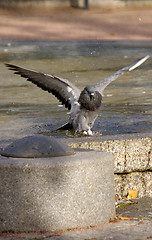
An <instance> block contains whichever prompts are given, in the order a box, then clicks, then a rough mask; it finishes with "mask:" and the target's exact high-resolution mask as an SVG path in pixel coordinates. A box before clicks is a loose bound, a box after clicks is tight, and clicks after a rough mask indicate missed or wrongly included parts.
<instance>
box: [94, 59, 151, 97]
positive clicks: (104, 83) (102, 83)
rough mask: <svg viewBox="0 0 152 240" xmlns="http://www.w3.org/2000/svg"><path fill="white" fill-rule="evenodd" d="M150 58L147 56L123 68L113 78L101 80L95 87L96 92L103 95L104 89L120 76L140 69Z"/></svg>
mask: <svg viewBox="0 0 152 240" xmlns="http://www.w3.org/2000/svg"><path fill="white" fill-rule="evenodd" d="M148 58H149V56H148V55H147V56H146V57H144V58H141V59H139V60H137V61H136V62H134V63H132V64H130V65H128V66H126V67H123V68H121V69H120V70H118V71H117V72H115V73H114V74H112V75H111V76H109V77H107V78H105V79H103V80H101V81H100V82H98V83H96V84H95V85H93V86H94V88H95V90H97V91H98V92H100V93H101V94H102V93H103V91H104V89H105V88H106V87H107V86H108V85H109V84H110V83H111V82H112V81H114V80H115V79H117V78H118V77H119V76H121V75H123V74H124V73H126V72H130V71H132V70H133V69H135V68H137V67H139V66H140V65H141V64H142V63H144V62H145V61H146V60H147V59H148Z"/></svg>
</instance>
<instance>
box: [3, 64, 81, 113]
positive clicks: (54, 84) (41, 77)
mask: <svg viewBox="0 0 152 240" xmlns="http://www.w3.org/2000/svg"><path fill="white" fill-rule="evenodd" d="M6 66H7V67H8V68H9V69H10V70H13V71H15V72H14V73H15V74H18V75H20V76H21V77H24V78H26V79H27V81H30V82H32V83H34V84H36V85H37V86H38V87H40V88H41V89H43V90H44V91H48V92H49V93H52V94H53V95H54V96H55V97H56V98H57V99H58V100H59V101H60V102H61V103H62V104H63V105H65V107H66V108H68V109H69V110H70V109H71V106H72V105H73V104H74V102H75V101H77V100H78V98H79V95H80V90H79V89H78V88H77V87H76V86H74V85H73V84H72V83H70V82H69V81H68V80H67V79H63V78H59V77H57V76H54V75H49V74H45V73H41V72H36V71H32V70H29V69H25V68H22V67H19V66H16V65H13V64H6Z"/></svg>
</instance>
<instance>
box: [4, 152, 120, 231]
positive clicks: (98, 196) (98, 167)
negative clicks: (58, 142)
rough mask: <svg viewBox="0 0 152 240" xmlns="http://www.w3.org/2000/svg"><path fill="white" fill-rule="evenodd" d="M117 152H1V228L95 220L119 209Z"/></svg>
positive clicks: (40, 228) (73, 224) (81, 223)
mask: <svg viewBox="0 0 152 240" xmlns="http://www.w3.org/2000/svg"><path fill="white" fill-rule="evenodd" d="M114 195H115V192H114V170H113V156H112V154H110V153H105V152H101V151H89V150H80V151H78V152H76V154H75V155H71V156H64V157H55V158H43V159H40V158H35V159H34V158H33V159H31V158H28V159H25V158H24V159H23V158H20V159H17V158H7V157H2V156H1V157H0V206H1V207H0V231H9V230H14V231H25V232H26V231H52V230H58V229H68V228H75V227H87V226H94V225H98V224H101V223H105V222H108V221H109V219H110V218H111V217H112V216H114V215H115V206H114Z"/></svg>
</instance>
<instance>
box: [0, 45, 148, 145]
mask: <svg viewBox="0 0 152 240" xmlns="http://www.w3.org/2000/svg"><path fill="white" fill-rule="evenodd" d="M146 55H152V43H150V42H134V43H131V42H51V43H50V42H10V41H6V42H3V43H0V139H5V140H6V139H12V138H19V137H23V136H28V135H33V134H37V133H41V134H45V135H56V136H58V137H62V136H64V137H65V136H71V134H70V133H69V132H63V133H61V132H58V133H52V131H53V130H55V129H56V128H58V127H59V126H60V125H62V124H63V123H65V122H66V121H67V120H68V115H67V114H66V113H67V110H66V109H65V108H64V107H58V105H59V104H60V103H59V102H58V100H56V98H55V97H54V96H52V95H51V94H49V93H47V92H44V91H42V90H41V89H39V88H38V87H36V86H35V85H33V84H31V83H29V82H27V81H26V80H25V79H23V78H20V77H19V76H18V75H14V74H13V72H12V71H9V70H8V69H7V68H6V67H5V66H4V62H7V63H12V64H16V65H20V66H22V67H26V68H30V69H33V70H36V71H43V72H46V73H52V74H55V75H57V76H60V77H63V78H67V79H69V80H70V81H71V82H73V83H74V84H75V85H77V86H78V87H80V88H83V87H84V86H86V85H88V84H92V83H96V82H98V81H100V80H101V79H102V78H104V77H107V76H109V75H111V74H112V73H114V72H115V71H117V70H118V69H120V68H122V67H123V66H125V65H128V64H130V63H132V62H133V61H135V60H137V59H138V58H140V57H143V56H146ZM151 63H152V59H151V58H150V59H148V60H147V62H146V63H144V64H143V65H142V66H140V67H139V68H138V69H136V70H134V71H132V72H130V73H129V74H126V75H124V76H122V77H120V78H119V79H117V80H115V81H114V82H113V83H111V84H110V85H109V86H108V87H107V88H106V90H105V92H104V98H103V105H102V108H101V111H100V114H99V117H98V119H97V120H96V122H95V125H94V129H93V130H94V131H98V132H100V133H102V134H103V135H111V134H112V135H113V134H125V133H139V132H142V133H145V132H149V131H151V130H152V79H151V78H152V77H151V76H152V68H151Z"/></svg>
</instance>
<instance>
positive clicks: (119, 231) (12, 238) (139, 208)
mask: <svg viewBox="0 0 152 240" xmlns="http://www.w3.org/2000/svg"><path fill="white" fill-rule="evenodd" d="M134 202H135V204H131V205H124V207H120V208H116V214H117V215H118V216H123V217H128V218H129V219H128V220H124V221H123V220H120V217H118V218H116V219H114V221H110V223H106V224H101V225H99V226H94V227H93V226H92V227H87V228H79V229H68V230H63V231H62V230H61V231H54V232H43V233H42V232H35V233H32V232H30V233H1V234H0V239H1V240H25V239H26V240H34V239H35V240H36V239H37V240H42V239H43V240H103V239H104V240H118V239H119V240H147V239H151V238H152V204H151V203H152V198H148V197H144V198H141V199H135V200H134Z"/></svg>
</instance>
